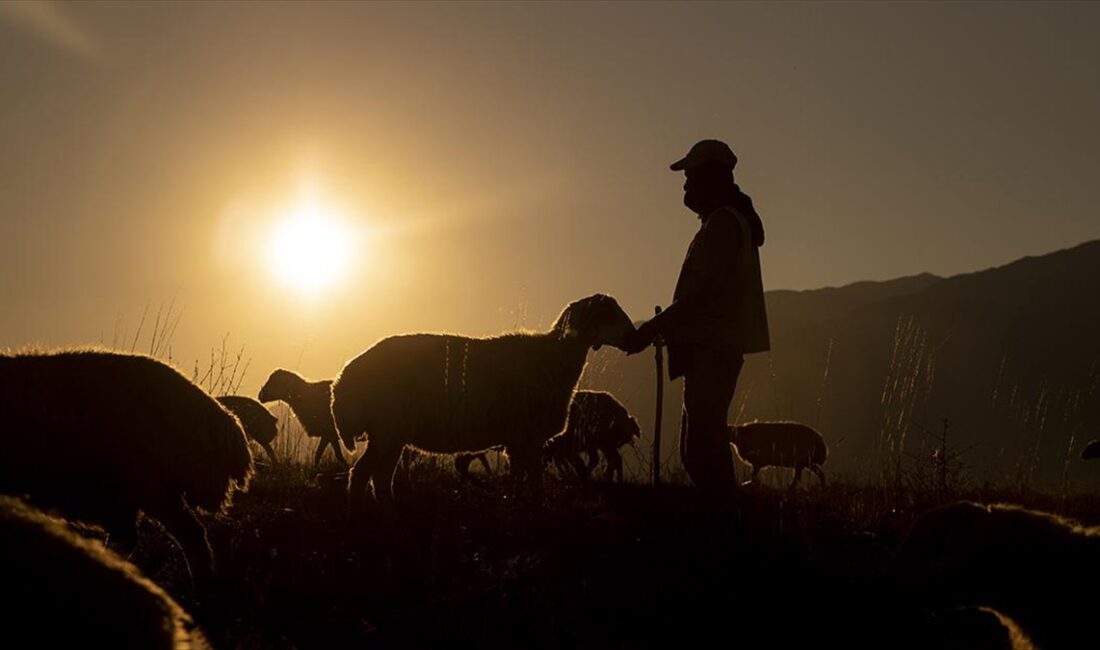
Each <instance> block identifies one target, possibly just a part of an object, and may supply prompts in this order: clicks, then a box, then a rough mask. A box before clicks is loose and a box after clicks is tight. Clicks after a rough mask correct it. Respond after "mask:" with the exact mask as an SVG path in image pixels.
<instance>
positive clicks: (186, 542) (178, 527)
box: [148, 498, 216, 593]
mask: <svg viewBox="0 0 1100 650" xmlns="http://www.w3.org/2000/svg"><path fill="white" fill-rule="evenodd" d="M148 514H149V515H150V516H151V517H153V518H154V519H156V520H157V521H159V522H160V523H161V525H162V526H164V529H165V530H166V531H167V532H168V534H170V535H171V536H172V537H173V538H174V539H175V540H176V543H177V544H179V546H180V548H181V549H182V550H183V556H184V557H185V558H186V559H187V568H188V569H189V570H190V571H191V581H192V582H193V584H194V585H195V590H196V591H198V592H200V593H201V592H206V591H209V589H210V587H211V586H212V585H213V583H214V577H215V573H216V570H215V566H214V551H213V550H212V549H211V548H210V541H209V540H208V539H207V537H206V528H204V527H203V525H202V522H201V521H199V519H198V517H196V516H195V513H194V512H193V511H192V510H191V509H190V508H188V507H187V504H186V503H184V502H183V499H180V498H177V499H169V500H168V501H166V502H163V503H160V504H158V505H156V506H154V507H153V508H151V509H150V510H149V511H148Z"/></svg>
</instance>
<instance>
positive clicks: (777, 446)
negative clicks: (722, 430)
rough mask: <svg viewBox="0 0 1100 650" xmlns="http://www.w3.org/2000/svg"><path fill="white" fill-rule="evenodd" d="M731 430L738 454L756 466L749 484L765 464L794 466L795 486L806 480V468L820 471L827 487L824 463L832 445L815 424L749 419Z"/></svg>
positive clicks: (729, 428) (818, 472) (733, 443)
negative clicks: (803, 474) (828, 444)
mask: <svg viewBox="0 0 1100 650" xmlns="http://www.w3.org/2000/svg"><path fill="white" fill-rule="evenodd" d="M728 431H729V440H730V444H731V445H733V447H734V449H735V450H736V452H737V456H738V457H739V458H741V460H743V461H745V462H746V463H748V464H749V465H750V466H752V478H751V479H749V481H748V482H749V483H755V482H756V479H757V476H758V475H759V474H760V470H761V469H763V468H765V467H790V468H793V469H794V480H793V481H791V487H792V488H793V487H794V486H795V485H798V482H799V481H800V480H802V470H804V469H809V470H810V471H811V472H813V473H814V474H816V475H817V478H818V479H820V480H821V485H822V487H824V486H825V472H824V471H823V470H822V469H821V465H823V464H824V463H825V459H826V457H827V456H828V455H829V448H828V447H827V446H826V445H825V440H824V439H823V438H822V437H821V434H820V433H818V432H817V431H815V430H814V429H813V427H810V426H809V425H806V424H802V423H799V422H749V423H748V424H733V425H730V426H729V427H728Z"/></svg>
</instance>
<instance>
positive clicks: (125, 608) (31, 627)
mask: <svg viewBox="0 0 1100 650" xmlns="http://www.w3.org/2000/svg"><path fill="white" fill-rule="evenodd" d="M0 575H3V576H4V580H3V582H2V583H0V589H2V590H3V595H4V598H3V600H4V603H5V604H4V617H3V618H4V621H5V623H4V637H5V638H7V639H9V640H13V639H23V640H25V641H27V642H29V641H30V640H33V642H34V643H33V645H35V646H39V647H44V648H74V647H87V646H91V647H104V648H150V649H163V650H185V649H188V648H192V649H194V648H209V647H210V646H209V644H208V643H207V641H206V639H205V638H204V637H203V634H202V632H201V631H199V629H198V627H197V626H196V625H195V623H194V621H193V620H192V619H191V617H190V616H189V615H188V614H187V612H185V611H184V610H183V609H182V608H181V607H180V606H179V605H178V604H176V602H175V601H174V600H172V598H171V597H169V596H168V594H166V593H164V590H162V589H161V588H160V587H158V586H157V585H155V584H154V583H152V582H151V581H150V580H148V579H147V578H145V577H144V576H142V575H141V573H140V572H139V571H138V570H137V568H136V567H135V566H134V565H132V564H130V563H129V562H126V561H124V560H122V559H121V558H119V557H118V556H117V555H115V554H114V553H112V552H111V551H109V550H107V549H105V548H103V546H102V544H100V543H98V542H93V541H91V540H86V539H84V538H82V537H80V536H78V535H75V534H73V533H72V532H71V531H69V530H68V529H67V528H66V527H65V526H63V525H62V524H61V523H59V522H58V521H56V520H54V519H51V518H49V517H47V516H45V515H44V514H42V513H41V512H39V511H37V510H35V509H33V508H31V507H29V506H28V505H26V504H24V503H23V502H21V501H19V500H18V499H14V498H12V497H8V496H0Z"/></svg>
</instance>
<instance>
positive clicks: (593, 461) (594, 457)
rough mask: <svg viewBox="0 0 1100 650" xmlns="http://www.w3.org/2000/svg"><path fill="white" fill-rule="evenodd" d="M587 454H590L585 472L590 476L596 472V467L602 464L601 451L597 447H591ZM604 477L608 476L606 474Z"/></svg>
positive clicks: (586, 475)
mask: <svg viewBox="0 0 1100 650" xmlns="http://www.w3.org/2000/svg"><path fill="white" fill-rule="evenodd" d="M585 454H586V455H587V456H588V467H586V468H585V472H584V473H585V477H588V476H592V475H593V474H594V473H595V472H596V467H597V466H598V465H599V464H600V452H599V451H597V450H595V449H589V450H588V451H586V452H585ZM578 455H579V454H578ZM604 478H606V476H605V477H604Z"/></svg>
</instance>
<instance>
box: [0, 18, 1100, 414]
mask: <svg viewBox="0 0 1100 650" xmlns="http://www.w3.org/2000/svg"><path fill="white" fill-rule="evenodd" d="M1098 32H1100V4H1092V3H1053V2H1047V3H1033V4H1032V3H995V2H976V3H935V2H924V3H889V2H883V3H863V2H859V3H843V2H828V3H825V2H821V3H818V2H810V3H799V2H785V3H730V4H718V3H675V4H662V3H655V2H654V3H642V4H630V3H608V4H597V3H554V4H534V3H498V4H462V3H446V4H432V3H411V4H404V5H397V4H392V5H391V4H383V3H346V4H321V3H308V4H262V5H261V4H252V3H245V4H229V3H218V4H206V3H201V4H200V3H188V4H167V3H117V4H96V3H79V4H54V3H37V4H25V3H11V2H4V3H0V142H2V143H3V144H2V146H0V246H2V249H0V347H12V348H19V347H21V346H27V345H38V346H58V345H72V344H83V343H103V344H107V345H111V344H116V345H120V346H122V347H127V348H128V347H129V345H126V343H127V342H128V341H129V340H130V339H132V338H134V337H135V334H137V332H136V330H137V327H138V324H139V322H140V321H141V316H142V313H143V312H144V311H146V310H147V309H148V310H149V313H150V314H154V313H155V312H156V311H157V309H158V308H162V307H163V306H165V305H167V304H169V303H170V302H172V301H174V303H173V304H174V305H175V309H177V310H178V312H179V314H180V324H179V327H178V328H177V329H176V330H175V333H174V334H173V335H172V339H171V343H172V357H173V360H175V361H176V362H177V363H178V364H180V365H182V366H186V367H190V366H191V364H192V363H193V361H194V360H196V359H199V358H204V357H206V356H208V354H209V351H210V349H211V348H213V347H215V346H217V345H220V342H221V341H222V340H223V339H225V340H227V341H228V345H229V346H230V347H231V348H234V349H237V348H238V347H239V346H244V348H245V350H246V351H245V356H246V357H247V358H250V359H251V360H252V362H251V365H250V368H249V371H248V374H247V376H246V378H245V381H244V384H243V385H242V389H244V390H246V391H248V392H254V391H255V390H256V389H257V388H258V387H259V385H260V383H262V381H263V379H264V378H265V377H266V374H267V372H268V370H270V369H272V368H274V367H277V366H282V367H290V368H295V369H298V370H299V371H301V372H304V373H305V374H307V375H309V376H313V377H331V376H333V375H335V374H336V372H337V371H338V370H339V368H340V366H341V365H342V364H343V362H344V361H346V360H348V359H350V358H351V357H353V356H354V355H355V354H357V353H358V352H359V351H361V350H363V349H364V348H366V347H368V346H369V345H371V344H372V343H374V342H375V341H376V340H378V339H379V338H382V337H384V336H388V335H391V334H396V333H401V332H409V331H452V332H458V333H464V334H470V335H488V334H493V333H496V332H500V331H503V330H508V329H513V328H516V327H529V328H545V327H547V326H548V325H549V324H550V322H551V321H552V320H553V318H554V316H555V315H556V314H557V313H558V312H559V311H560V310H561V309H562V308H563V307H564V306H565V305H566V304H567V303H568V302H569V301H571V300H575V299H578V298H581V297H583V296H587V295H590V294H592V293H596V292H603V293H608V294H610V295H613V296H615V297H616V298H617V299H618V300H619V301H620V303H621V304H622V305H623V306H624V308H625V309H626V310H627V311H628V313H630V314H631V315H632V316H633V317H635V318H636V319H641V318H645V317H647V316H648V315H649V314H651V313H652V309H653V306H654V305H656V304H667V303H668V301H669V300H670V299H671V293H672V289H673V286H674V284H675V280H676V276H677V273H678V270H679V266H680V263H681V261H682V259H683V255H684V252H685V251H686V248H687V245H688V243H689V242H690V240H691V237H692V235H693V234H694V232H695V229H696V228H697V223H698V222H697V220H696V218H695V217H694V215H693V214H691V213H690V212H688V211H687V210H686V209H685V208H683V206H682V204H681V197H682V189H681V188H682V184H683V176H682V174H677V173H674V172H671V171H669V169H668V165H669V163H671V162H672V161H674V160H676V159H677V158H679V157H681V156H682V155H683V154H684V153H685V152H686V150H687V149H688V148H689V147H690V146H691V144H692V143H694V142H695V141H697V140H699V139H702V138H712V137H713V138H720V139H723V140H725V141H727V142H728V143H729V144H730V145H731V146H732V147H733V149H734V151H735V152H736V153H737V155H738V157H739V158H740V162H739V163H738V167H737V170H736V176H737V180H738V182H739V183H740V184H741V187H742V189H743V190H744V191H746V192H747V193H748V194H750V195H751V196H752V197H753V200H754V202H755V204H756V206H757V208H758V210H759V212H760V213H761V216H762V217H763V220H764V223H765V227H766V229H767V242H766V244H765V246H764V247H763V248H762V249H761V257H762V264H763V273H764V282H765V287H766V288H767V289H807V288H815V287H822V286H838V285H843V284H846V283H850V282H854V281H859V280H876V279H889V278H893V277H898V276H902V275H910V274H915V273H920V272H932V273H936V274H940V275H950V274H955V273H960V272H966V271H973V270H978V269H983V268H987V267H990V266H995V265H999V264H1003V263H1007V262H1009V261H1011V260H1013V259H1016V258H1019V257H1022V256H1025V255H1035V254H1041V253H1045V252H1049V251H1052V250H1056V249H1060V248H1065V247H1068V246H1072V245H1074V244H1077V243H1080V242H1082V241H1086V240H1090V239H1096V238H1100V215H1098V214H1097V206H1098V205H1100V183H1097V182H1096V178H1097V176H1098V175H1100V156H1097V154H1096V152H1097V151H1100V120H1097V118H1096V116H1097V115H1100V75H1097V74H1096V70H1095V68H1096V62H1097V61H1100V39H1097V38H1096V37H1095V35H1096V34H1097V33H1098ZM305 203H309V204H310V205H312V206H314V207H315V209H317V210H320V211H321V212H323V213H324V215H325V216H326V218H329V219H330V220H331V221H332V222H333V223H338V224H340V225H341V227H342V228H343V230H342V231H341V232H340V234H339V236H338V239H339V243H340V248H341V250H342V251H344V252H343V254H344V255H346V256H347V258H348V259H347V264H346V267H342V268H341V270H339V272H337V273H336V274H335V277H334V278H333V279H332V280H331V282H328V283H326V286H323V287H320V288H319V289H318V290H317V291H314V292H302V291H300V290H296V289H295V288H293V287H290V286H288V285H287V284H286V282H285V281H283V279H282V278H281V277H280V275H279V273H277V272H276V270H275V269H273V268H272V264H273V262H272V261H271V256H272V252H271V243H270V242H271V239H272V236H273V235H272V233H273V232H274V231H275V230H276V229H277V227H278V224H280V223H282V221H283V220H285V219H287V218H289V217H290V216H292V215H293V214H295V212H294V211H295V209H296V208H295V206H300V205H303V204H305ZM294 240H295V237H291V241H294ZM325 257H326V258H328V257H330V256H327V255H326V256H325ZM331 257H332V259H336V257H337V256H335V255H333V256H331ZM322 261H331V260H327V259H326V260H322ZM149 318H152V316H149ZM143 327H144V329H143V331H142V333H140V334H137V338H138V339H140V343H139V344H138V345H137V349H139V350H140V349H142V347H147V346H148V331H149V327H150V326H149V324H148V323H146V324H145V325H144V326H143ZM226 337H228V338H226Z"/></svg>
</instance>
